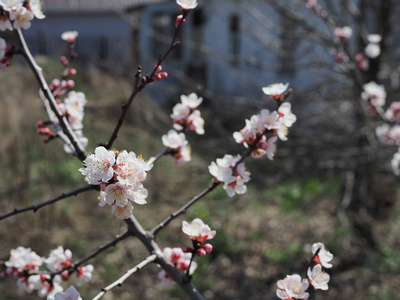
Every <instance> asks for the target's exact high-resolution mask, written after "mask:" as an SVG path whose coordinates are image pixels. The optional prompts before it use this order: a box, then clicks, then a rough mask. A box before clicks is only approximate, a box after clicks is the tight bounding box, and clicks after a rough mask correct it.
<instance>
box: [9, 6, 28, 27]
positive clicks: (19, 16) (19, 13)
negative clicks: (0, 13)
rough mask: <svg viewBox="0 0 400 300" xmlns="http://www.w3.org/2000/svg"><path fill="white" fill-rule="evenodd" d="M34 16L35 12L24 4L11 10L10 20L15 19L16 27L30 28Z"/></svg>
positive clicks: (14, 25) (14, 24)
mask: <svg viewBox="0 0 400 300" xmlns="http://www.w3.org/2000/svg"><path fill="white" fill-rule="evenodd" d="M33 16H34V15H33V13H32V12H31V11H29V10H27V9H26V8H25V7H23V6H19V7H17V8H16V9H13V10H11V11H10V20H11V21H13V27H14V28H15V29H21V28H23V29H29V28H30V27H31V20H32V19H33Z"/></svg>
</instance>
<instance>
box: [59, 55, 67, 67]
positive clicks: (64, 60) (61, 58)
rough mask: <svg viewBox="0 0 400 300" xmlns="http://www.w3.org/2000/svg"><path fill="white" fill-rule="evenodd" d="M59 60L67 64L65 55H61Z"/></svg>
mask: <svg viewBox="0 0 400 300" xmlns="http://www.w3.org/2000/svg"><path fill="white" fill-rule="evenodd" d="M60 62H61V63H62V64H63V65H67V64H68V59H67V58H66V57H65V56H61V57H60Z"/></svg>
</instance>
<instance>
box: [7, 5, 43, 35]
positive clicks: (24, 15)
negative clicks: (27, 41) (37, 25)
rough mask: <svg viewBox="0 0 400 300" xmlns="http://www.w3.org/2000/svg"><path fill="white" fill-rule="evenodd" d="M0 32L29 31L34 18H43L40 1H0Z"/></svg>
mask: <svg viewBox="0 0 400 300" xmlns="http://www.w3.org/2000/svg"><path fill="white" fill-rule="evenodd" d="M0 6H1V8H2V9H1V10H0V30H1V31H5V30H7V29H8V30H13V29H29V28H30V27H31V21H32V20H33V18H34V17H36V18H37V19H43V18H45V16H44V14H43V13H42V10H41V1H40V0H0Z"/></svg>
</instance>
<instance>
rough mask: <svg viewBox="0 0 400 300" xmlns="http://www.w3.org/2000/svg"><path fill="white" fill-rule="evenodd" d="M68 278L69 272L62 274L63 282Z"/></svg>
mask: <svg viewBox="0 0 400 300" xmlns="http://www.w3.org/2000/svg"><path fill="white" fill-rule="evenodd" d="M68 277H69V273H68V271H64V272H62V273H61V278H62V280H68Z"/></svg>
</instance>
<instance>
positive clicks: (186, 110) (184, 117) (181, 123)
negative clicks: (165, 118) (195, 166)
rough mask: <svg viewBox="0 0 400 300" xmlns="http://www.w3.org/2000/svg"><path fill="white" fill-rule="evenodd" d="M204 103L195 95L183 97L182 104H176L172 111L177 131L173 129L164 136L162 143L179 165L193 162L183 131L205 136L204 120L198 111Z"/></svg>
mask: <svg viewBox="0 0 400 300" xmlns="http://www.w3.org/2000/svg"><path fill="white" fill-rule="evenodd" d="M202 101H203V98H201V97H198V96H197V95H196V94H195V93H192V94H190V95H188V96H186V95H181V103H178V104H176V105H175V106H174V107H173V109H172V114H171V119H172V120H173V122H174V128H175V130H173V129H172V130H170V131H169V132H168V133H167V134H166V135H163V136H162V142H163V144H164V146H165V147H167V148H168V150H169V152H168V153H169V154H171V155H173V156H174V158H175V160H176V162H177V163H178V164H184V163H185V162H187V161H190V160H191V154H190V145H189V144H188V142H187V140H186V136H185V134H184V133H183V132H182V131H185V130H191V131H195V132H196V133H197V134H200V135H202V134H204V120H203V118H202V117H201V114H200V111H199V110H197V109H196V108H197V107H198V106H199V105H200V104H201V102H202Z"/></svg>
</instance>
